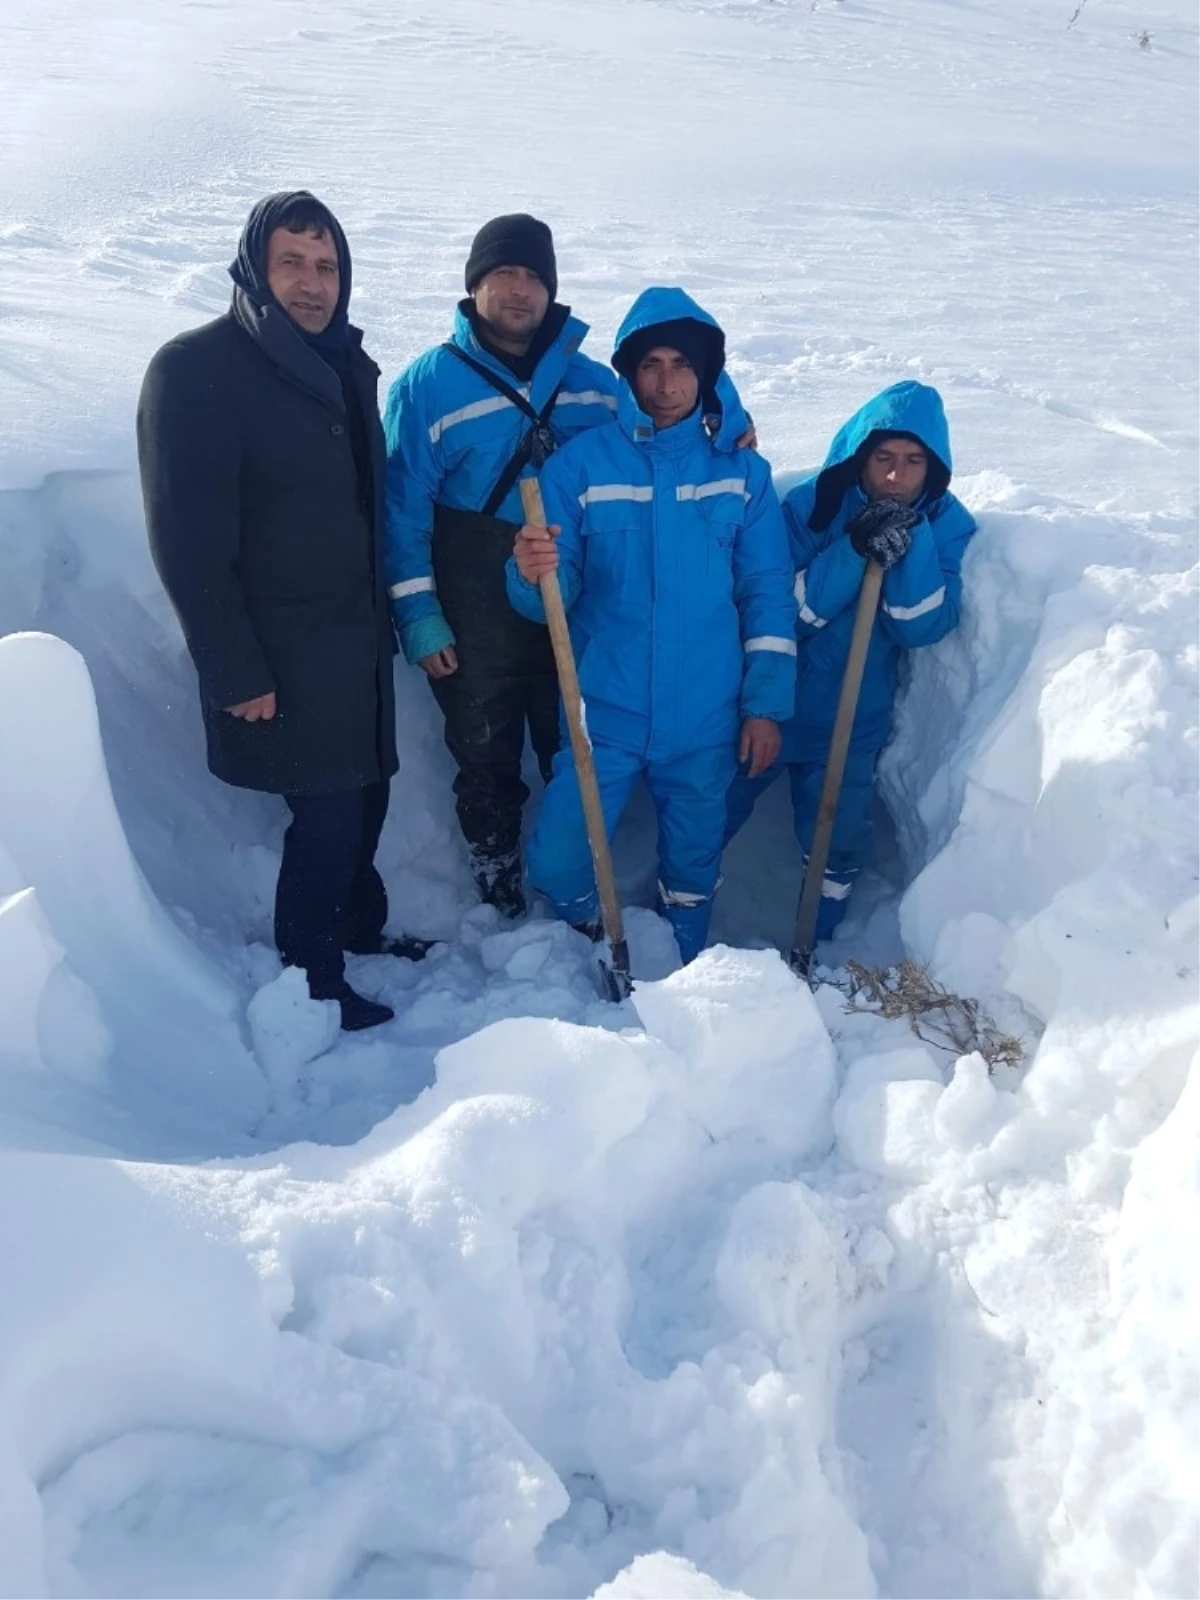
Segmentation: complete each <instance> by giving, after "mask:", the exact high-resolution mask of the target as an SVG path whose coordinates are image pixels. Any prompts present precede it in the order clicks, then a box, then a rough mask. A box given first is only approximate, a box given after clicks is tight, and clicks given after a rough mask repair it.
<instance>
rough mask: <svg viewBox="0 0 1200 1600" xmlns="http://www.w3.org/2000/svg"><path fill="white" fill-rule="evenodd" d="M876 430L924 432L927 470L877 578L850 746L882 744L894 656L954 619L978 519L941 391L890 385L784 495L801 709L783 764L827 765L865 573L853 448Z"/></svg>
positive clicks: (788, 733)
mask: <svg viewBox="0 0 1200 1600" xmlns="http://www.w3.org/2000/svg"><path fill="white" fill-rule="evenodd" d="M880 432H888V433H892V432H898V433H910V434H912V435H913V436H914V437H915V438H917V439H919V440H920V441H921V443H922V444H923V445H924V446H925V449H926V451H927V452H928V454H929V468H928V473H927V476H926V481H925V488H924V490H923V492H922V494H921V497H920V499H918V500H917V502H916V504H915V506H914V508H913V509H914V510H916V511H919V512H920V513H921V520H920V521H919V522H918V523H917V524H916V526H915V527H914V528H913V529H912V544H911V545H910V547H909V550H908V553H907V555H905V556H904V558H903V559H902V560H901V561H899V562H897V563H896V565H895V566H894V567H891V568H890V569H889V570H888V571H887V572H886V573H885V574H884V579H883V595H882V601H881V604H880V608H879V613H878V616H877V618H876V622H875V629H874V632H873V633H872V636H871V645H870V649H869V651H868V653H867V664H866V671H865V673H864V675H863V682H862V689H861V691H860V693H859V700H858V711H857V714H856V716H855V719H854V733H853V747H854V748H855V749H856V750H858V751H870V750H878V749H881V748H882V746H883V745H884V744H885V743H886V742H887V737H888V734H889V732H890V731H891V723H892V701H893V699H894V697H895V693H896V678H897V671H898V666H899V661H900V653H901V651H902V650H905V649H912V648H914V647H916V646H918V645H925V644H936V642H937V641H938V640H939V639H942V638H944V637H945V636H946V634H948V633H949V632H950V631H951V630H952V629H953V628H954V627H955V626H956V625H957V623H958V613H959V603H960V601H961V598H962V578H961V576H960V568H961V565H962V558H963V552H964V551H965V549H966V547H967V544H968V541H969V540H970V538H971V535H972V534H973V533H974V532H975V522H974V519H973V518H972V516H971V515H970V513H969V512H968V511H967V510H966V509H965V507H963V506H962V505H961V504H960V502H959V501H958V500H956V499H955V498H954V496H953V495H952V494H951V493H950V492H949V485H950V474H951V471H952V463H951V459H950V430H949V427H948V426H947V423H946V413H945V411H944V409H943V407H942V397H941V395H939V394H938V392H937V390H936V389H933V388H930V387H929V386H928V385H927V384H923V383H914V382H912V381H905V382H904V383H895V384H893V385H892V386H891V388H889V389H884V390H883V391H882V393H880V394H877V395H876V396H875V397H874V399H872V400H868V401H867V403H866V405H865V406H863V407H862V409H861V410H859V411H856V412H855V413H854V415H853V416H852V417H851V418H850V420H849V421H848V422H847V423H846V424H845V425H844V426H843V427H842V428H841V429H840V430H839V431H838V433H837V435H836V436H835V438H834V440H833V443H832V444H831V445H830V447H829V454H828V456H827V457H826V459H825V465H824V466H823V467H822V468H821V470H820V472H818V473H814V474H813V475H812V476H811V477H809V478H805V479H804V480H803V481H802V482H801V483H798V484H797V485H796V487H795V488H794V489H793V490H792V491H791V493H790V494H789V495H788V496H787V498H786V499H785V501H784V506H783V510H784V517H785V520H786V522H787V529H788V537H789V538H790V540H791V545H792V556H793V559H794V562H795V567H796V600H797V603H798V605H799V608H800V616H799V622H798V625H797V637H798V639H799V641H800V651H799V656H798V659H797V683H796V715H795V717H794V718H793V720H792V722H791V723H790V724H789V725H788V726H787V727H786V728H785V729H784V743H783V756H782V759H783V760H785V761H810V760H821V761H823V760H824V759H825V756H826V755H827V753H828V748H829V736H830V733H831V731H832V728H833V722H834V716H835V713H836V711H837V702H838V696H839V694H840V693H841V685H842V675H843V673H844V671H845V668H846V656H847V654H848V653H849V649H850V635H851V633H852V632H853V629H854V613H855V608H856V605H857V601H858V593H859V589H860V588H861V586H862V580H863V574H864V573H865V571H866V568H867V563H866V560H865V558H864V557H863V556H860V555H859V554H858V553H857V552H856V551H855V549H854V547H853V545H852V544H851V543H850V539H849V537H848V535H847V533H846V524H847V523H848V522H849V521H850V520H851V519H852V518H853V517H854V516H855V515H856V514H857V513H858V512H859V511H861V510H862V508H863V507H864V506H865V505H866V504H867V496H866V495H865V494H864V492H863V490H862V488H861V486H860V483H859V472H860V464H861V463H860V455H859V452H860V451H861V450H862V449H863V447H864V446H865V445H866V443H867V441H868V440H869V439H870V437H871V435H872V434H874V433H880Z"/></svg>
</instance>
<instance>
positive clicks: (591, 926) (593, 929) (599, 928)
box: [571, 917, 604, 944]
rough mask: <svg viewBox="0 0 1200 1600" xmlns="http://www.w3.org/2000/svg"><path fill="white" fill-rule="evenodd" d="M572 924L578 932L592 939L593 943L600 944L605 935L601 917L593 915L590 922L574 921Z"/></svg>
mask: <svg viewBox="0 0 1200 1600" xmlns="http://www.w3.org/2000/svg"><path fill="white" fill-rule="evenodd" d="M571 926H572V927H573V928H574V929H575V932H576V933H581V934H583V936H584V938H585V939H590V940H591V941H592V943H593V944H599V943H600V941H601V939H603V937H604V924H603V923H602V922H601V921H600V918H599V917H593V918H592V920H591V921H590V922H573V923H572V924H571Z"/></svg>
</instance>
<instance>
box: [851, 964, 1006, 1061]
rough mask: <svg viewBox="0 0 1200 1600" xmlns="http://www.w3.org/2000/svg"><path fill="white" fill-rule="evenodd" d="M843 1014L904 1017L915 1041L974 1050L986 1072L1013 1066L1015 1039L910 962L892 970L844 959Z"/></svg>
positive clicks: (974, 1005) (973, 1004)
mask: <svg viewBox="0 0 1200 1600" xmlns="http://www.w3.org/2000/svg"><path fill="white" fill-rule="evenodd" d="M846 971H847V973H848V974H849V993H848V998H847V1003H846V1010H847V1011H860V1012H871V1013H873V1014H875V1015H877V1016H881V1017H885V1018H887V1019H888V1020H889V1021H894V1020H896V1019H898V1018H900V1017H904V1018H906V1019H907V1021H908V1025H909V1027H910V1028H911V1029H912V1031H913V1032H914V1033H915V1034H916V1036H917V1038H918V1039H921V1040H923V1041H924V1042H925V1043H926V1044H932V1045H935V1046H938V1047H939V1048H941V1049H945V1050H953V1051H954V1052H955V1054H956V1055H960V1056H965V1055H970V1054H971V1053H972V1052H973V1051H977V1052H978V1053H979V1054H980V1055H981V1056H982V1057H983V1059H984V1060H985V1061H986V1062H987V1065H988V1071H989V1072H994V1071H995V1069H996V1068H997V1067H998V1066H1004V1067H1018V1066H1020V1064H1021V1058H1022V1055H1023V1051H1022V1049H1021V1041H1020V1040H1019V1039H1017V1038H1015V1037H1014V1036H1013V1035H1012V1034H1009V1033H1001V1031H1000V1029H999V1028H998V1027H997V1026H996V1024H995V1023H994V1022H993V1021H992V1019H991V1017H989V1016H988V1014H987V1012H986V1011H985V1010H984V1009H983V1007H982V1006H981V1005H980V1003H979V1001H978V1000H972V999H971V998H970V997H969V996H966V995H958V994H954V993H952V992H951V991H950V990H949V989H947V988H946V987H945V986H944V985H943V984H940V983H939V982H938V981H937V979H936V978H934V977H933V976H932V975H931V974H930V973H929V972H928V971H927V970H926V969H925V968H924V967H922V966H921V965H920V964H919V963H918V962H916V961H902V962H901V963H900V965H899V966H898V967H864V966H863V965H862V964H861V962H858V961H847V963H846Z"/></svg>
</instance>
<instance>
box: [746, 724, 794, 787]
mask: <svg viewBox="0 0 1200 1600" xmlns="http://www.w3.org/2000/svg"><path fill="white" fill-rule="evenodd" d="M782 744H783V736H782V734H781V733H780V732H779V724H778V723H777V722H772V721H771V719H770V718H769V717H747V718H746V720H745V722H743V723H742V742H741V744H740V745H739V746H738V760H739V761H740V762H742V764H743V765H744V764H745V763H746V762H747V761H748V762H749V763H750V770H749V772H747V774H746V776H747V777H748V778H757V777H758V776H759V775H760V773H763V772H765V771H766V770H767V768H768V767H773V766H774V765H775V763H776V761H778V760H779V751H780V747H781V746H782Z"/></svg>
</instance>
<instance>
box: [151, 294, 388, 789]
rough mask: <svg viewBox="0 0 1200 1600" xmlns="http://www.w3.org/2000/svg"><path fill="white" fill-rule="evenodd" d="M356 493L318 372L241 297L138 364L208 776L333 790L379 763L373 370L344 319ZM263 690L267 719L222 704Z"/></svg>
mask: <svg viewBox="0 0 1200 1600" xmlns="http://www.w3.org/2000/svg"><path fill="white" fill-rule="evenodd" d="M351 336H352V346H351V352H350V359H351V368H350V370H351V372H352V374H353V381H355V382H356V383H357V385H358V393H359V395H360V397H361V408H362V413H363V417H364V419H365V422H366V427H367V432H368V435H369V446H370V464H371V474H370V476H371V479H372V483H371V487H370V489H369V490H365V489H364V488H363V487H360V475H359V473H358V472H357V471H356V468H355V461H354V453H353V449H352V442H351V429H350V423H349V420H348V418H347V412H346V405H345V399H344V396H343V394H342V388H341V383H340V382H339V380H338V377H337V375H336V373H335V372H334V371H333V369H332V368H331V367H330V366H328V365H327V364H326V363H325V362H324V361H323V360H322V359H321V358H320V357H319V356H318V355H317V354H316V353H315V352H314V351H313V350H312V349H311V348H310V347H309V346H308V345H307V344H306V343H305V341H304V340H303V339H302V338H301V337H300V336H299V334H298V333H297V332H296V330H295V329H294V328H293V327H292V324H291V323H290V322H289V321H288V318H287V316H286V314H285V313H284V312H282V311H281V310H279V309H278V308H277V307H275V306H273V305H272V306H268V307H266V308H265V309H264V310H257V309H255V308H254V307H252V306H251V305H250V303H249V302H248V301H243V302H242V303H241V304H240V305H237V306H235V308H234V309H233V310H231V311H230V312H229V313H228V314H227V315H225V316H223V317H219V318H218V319H217V320H216V321H215V322H210V323H206V324H205V325H204V326H203V327H200V328H196V329H194V330H193V331H191V332H190V333H185V334H181V335H180V336H179V337H178V338H176V339H172V340H171V341H170V343H168V344H166V345H164V346H163V348H162V349H161V350H160V351H159V352H158V354H157V355H156V356H155V357H154V359H153V361H151V363H150V366H149V369H148V371H147V373H146V377H145V381H144V383H143V385H142V393H141V399H140V401H139V404H138V418H137V431H138V458H139V462H140V465H141V476H142V495H143V498H144V500H145V506H146V526H147V530H148V532H149V536H150V549H151V553H152V555H153V557H154V563H155V566H156V567H157V568H158V572H159V575H160V577H161V578H162V581H163V585H164V587H165V588H166V591H167V594H168V595H169V596H170V599H171V603H172V604H173V606H174V607H175V610H176V612H177V613H178V615H179V620H180V623H181V624H182V627H183V632H184V637H185V639H186V640H187V645H188V649H189V651H190V652H191V656H192V660H193V661H194V662H195V665H196V671H197V673H198V675H199V678H200V699H201V704H202V708H203V713H204V726H205V732H206V734H207V737H208V763H209V766H210V768H211V769H212V771H213V772H214V773H215V774H216V776H217V777H218V778H223V779H224V780H225V782H226V783H232V784H236V785H238V786H239V787H241V788H245V789H265V790H270V791H272V792H274V793H278V794H336V793H338V792H340V791H343V790H348V789H356V788H361V787H365V786H366V785H367V784H371V783H375V782H378V781H379V780H380V779H384V778H389V777H391V775H392V773H393V772H395V770H396V765H397V763H396V736H395V726H394V723H395V713H394V701H393V689H392V658H393V656H394V654H395V648H396V647H395V641H394V638H393V634H392V628H391V623H390V620H389V616H388V606H387V596H386V593H385V589H384V580H383V478H384V446H383V431H382V428H381V427H380V423H379V410H378V401H377V398H376V384H377V380H378V378H379V369H378V367H376V365H375V363H374V362H373V361H372V360H371V359H370V357H369V356H368V355H367V354H366V353H365V352H364V351H363V349H362V335H361V333H359V332H358V330H357V329H351ZM272 690H274V692H275V695H276V697H277V699H276V704H277V710H276V715H275V717H274V719H273V720H272V721H270V722H254V723H246V722H244V721H242V720H241V719H240V718H238V717H233V716H230V714H229V713H228V711H226V710H225V709H224V708H225V707H226V706H231V705H238V704H240V703H241V702H242V701H245V700H253V699H255V698H257V697H258V696H259V695H264V694H268V693H270V692H271V691H272Z"/></svg>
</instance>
